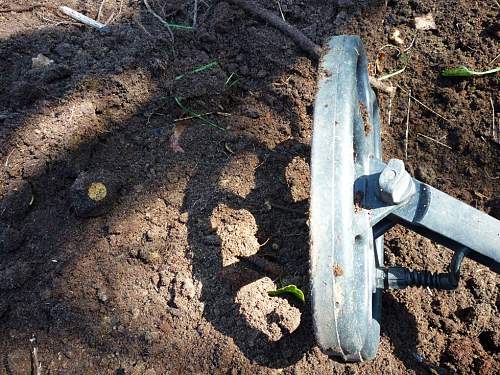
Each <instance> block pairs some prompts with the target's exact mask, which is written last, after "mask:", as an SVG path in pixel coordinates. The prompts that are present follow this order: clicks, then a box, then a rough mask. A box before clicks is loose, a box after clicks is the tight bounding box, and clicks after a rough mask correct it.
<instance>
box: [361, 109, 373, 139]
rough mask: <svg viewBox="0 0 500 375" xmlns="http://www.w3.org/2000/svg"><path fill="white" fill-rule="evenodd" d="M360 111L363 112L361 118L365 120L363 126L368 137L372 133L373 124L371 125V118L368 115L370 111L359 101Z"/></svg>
mask: <svg viewBox="0 0 500 375" xmlns="http://www.w3.org/2000/svg"><path fill="white" fill-rule="evenodd" d="M358 103H359V111H360V112H361V118H362V119H363V126H364V130H365V135H368V133H370V132H371V131H372V124H371V123H370V116H369V115H368V110H367V109H366V106H365V104H364V103H363V102H362V101H359V102H358Z"/></svg>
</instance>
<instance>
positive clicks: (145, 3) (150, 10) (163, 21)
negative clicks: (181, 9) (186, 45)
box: [142, 0, 174, 43]
mask: <svg viewBox="0 0 500 375" xmlns="http://www.w3.org/2000/svg"><path fill="white" fill-rule="evenodd" d="M142 1H143V2H144V5H145V6H146V8H147V10H148V12H149V13H151V14H152V15H153V17H154V18H156V19H157V20H158V21H160V23H161V24H162V25H163V26H165V27H166V28H167V30H168V33H169V35H170V39H172V43H173V42H174V33H173V32H172V29H171V28H170V25H169V24H168V22H167V21H165V20H164V19H163V18H161V17H160V16H159V15H158V14H157V13H156V12H155V11H154V10H153V9H152V8H151V6H150V5H149V3H148V0H142Z"/></svg>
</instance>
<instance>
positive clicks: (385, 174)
mask: <svg viewBox="0 0 500 375" xmlns="http://www.w3.org/2000/svg"><path fill="white" fill-rule="evenodd" d="M378 184H379V188H380V190H379V196H380V199H382V200H383V201H384V202H386V203H389V204H399V203H402V202H405V201H407V200H408V199H410V197H412V196H413V195H414V194H415V183H414V182H413V179H412V177H411V176H410V174H409V173H408V172H407V171H406V170H405V165H404V163H403V161H402V160H399V159H391V160H389V162H388V163H387V165H386V166H385V168H384V169H383V170H382V172H381V173H380V176H379V179H378Z"/></svg>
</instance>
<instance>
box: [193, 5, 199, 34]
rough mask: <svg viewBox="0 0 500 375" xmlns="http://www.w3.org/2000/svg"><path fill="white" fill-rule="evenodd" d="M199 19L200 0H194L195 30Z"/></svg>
mask: <svg viewBox="0 0 500 375" xmlns="http://www.w3.org/2000/svg"><path fill="white" fill-rule="evenodd" d="M197 17H198V0H194V9H193V29H194V28H196V18H197Z"/></svg>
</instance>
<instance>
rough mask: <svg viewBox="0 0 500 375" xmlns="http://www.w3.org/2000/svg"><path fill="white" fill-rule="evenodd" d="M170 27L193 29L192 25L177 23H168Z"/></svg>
mask: <svg viewBox="0 0 500 375" xmlns="http://www.w3.org/2000/svg"><path fill="white" fill-rule="evenodd" d="M167 25H168V27H170V28H171V29H178V30H193V27H192V26H187V25H180V24H177V23H168V24H167Z"/></svg>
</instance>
